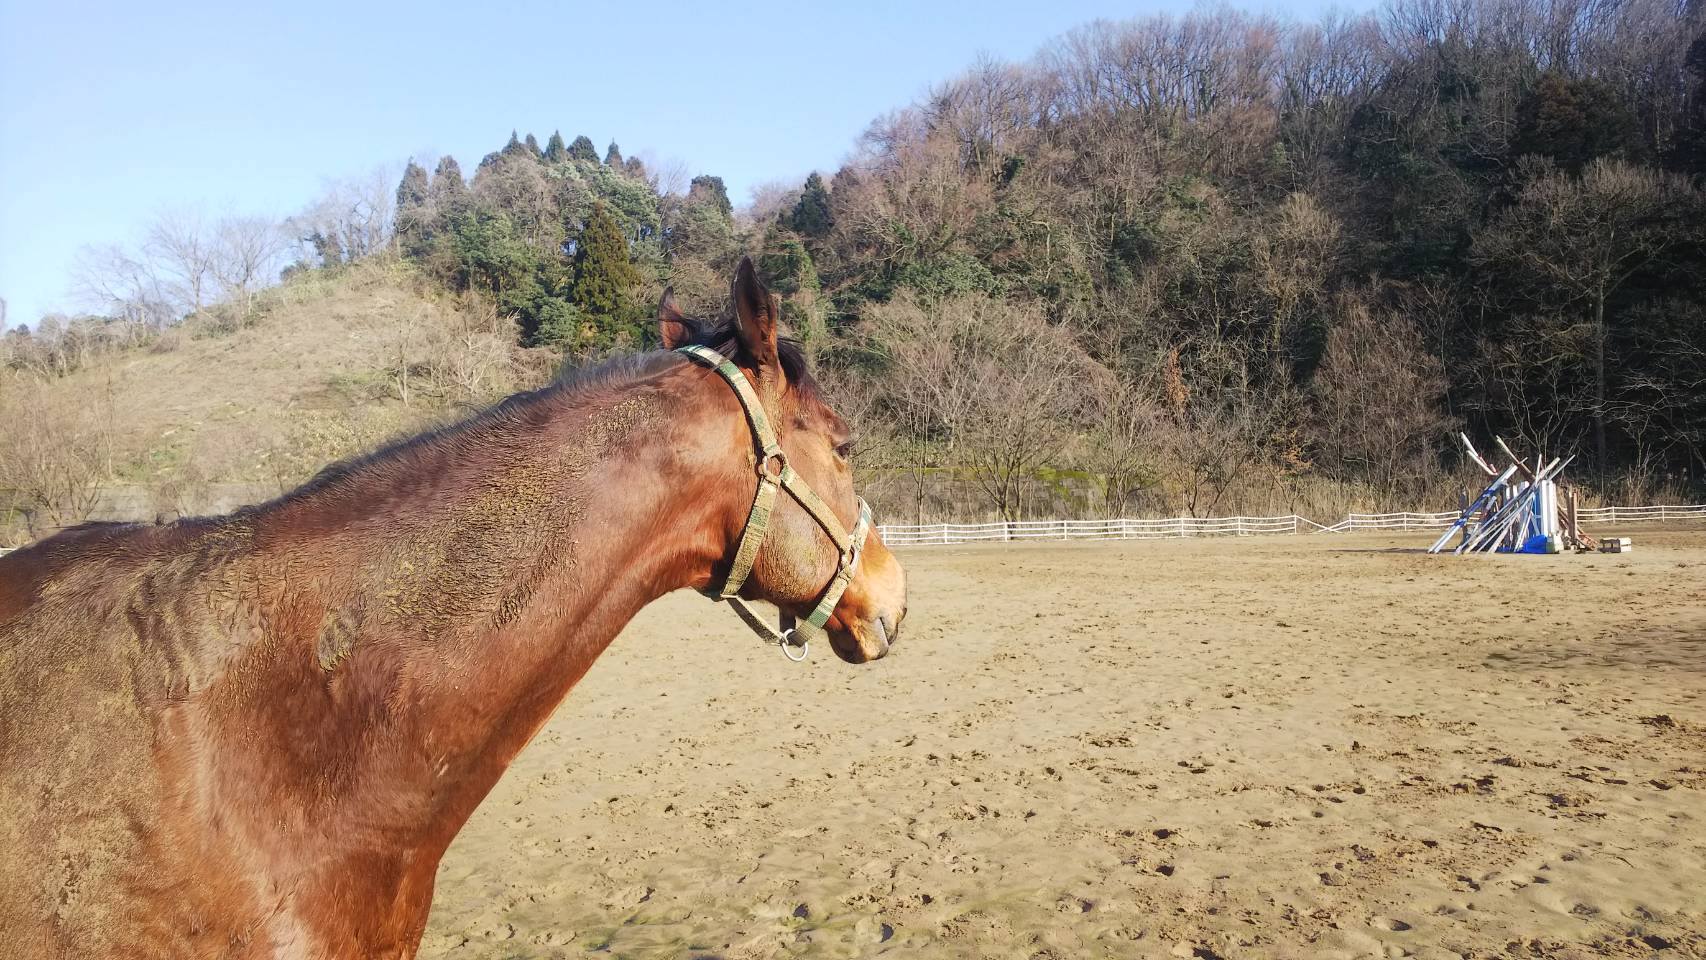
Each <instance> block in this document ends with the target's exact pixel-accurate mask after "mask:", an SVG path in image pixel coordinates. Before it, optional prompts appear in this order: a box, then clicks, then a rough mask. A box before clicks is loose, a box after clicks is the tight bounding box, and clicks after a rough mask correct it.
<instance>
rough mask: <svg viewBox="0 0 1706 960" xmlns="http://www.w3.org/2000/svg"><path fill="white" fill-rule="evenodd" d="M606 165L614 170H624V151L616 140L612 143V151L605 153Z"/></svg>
mask: <svg viewBox="0 0 1706 960" xmlns="http://www.w3.org/2000/svg"><path fill="white" fill-rule="evenodd" d="M604 165H605V166H607V167H609V168H610V169H612V170H620V169H622V151H621V149H619V148H618V147H617V146H616V141H614V140H612V141H610V149H608V150H606V151H604Z"/></svg>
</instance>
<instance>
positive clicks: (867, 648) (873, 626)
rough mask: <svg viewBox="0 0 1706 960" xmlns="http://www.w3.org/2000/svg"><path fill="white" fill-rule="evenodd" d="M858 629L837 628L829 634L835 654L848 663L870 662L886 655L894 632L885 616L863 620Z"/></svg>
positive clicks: (830, 643)
mask: <svg viewBox="0 0 1706 960" xmlns="http://www.w3.org/2000/svg"><path fill="white" fill-rule="evenodd" d="M861 627H862V629H858V630H837V631H835V632H834V633H831V634H830V636H829V645H830V647H831V648H833V649H834V650H835V655H836V656H838V657H840V658H841V659H842V660H844V661H846V662H848V663H870V662H871V661H872V660H881V659H882V658H883V657H885V656H888V652H889V646H890V643H891V641H892V640H893V639H894V632H893V631H892V629H891V628H890V626H889V623H888V618H887V617H875V618H873V619H871V620H867V621H865V623H863V624H862V625H861Z"/></svg>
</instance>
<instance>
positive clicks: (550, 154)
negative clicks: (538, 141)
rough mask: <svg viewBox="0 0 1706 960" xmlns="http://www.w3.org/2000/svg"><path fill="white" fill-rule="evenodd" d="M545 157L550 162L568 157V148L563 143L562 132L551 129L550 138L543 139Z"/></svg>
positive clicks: (556, 161)
mask: <svg viewBox="0 0 1706 960" xmlns="http://www.w3.org/2000/svg"><path fill="white" fill-rule="evenodd" d="M545 159H547V160H549V161H551V162H552V163H562V162H563V161H564V160H567V159H569V148H568V147H566V146H564V145H563V135H562V133H560V132H558V131H556V130H553V131H551V139H549V140H547V141H545Z"/></svg>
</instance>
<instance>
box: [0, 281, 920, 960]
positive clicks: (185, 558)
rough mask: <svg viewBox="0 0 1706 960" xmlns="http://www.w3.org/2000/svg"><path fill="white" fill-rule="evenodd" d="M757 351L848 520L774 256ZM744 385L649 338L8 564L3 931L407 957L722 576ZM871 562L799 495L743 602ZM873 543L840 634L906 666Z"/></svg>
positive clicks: (886, 569)
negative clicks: (487, 811) (676, 612)
mask: <svg viewBox="0 0 1706 960" xmlns="http://www.w3.org/2000/svg"><path fill="white" fill-rule="evenodd" d="M734 294H735V296H734V300H735V311H734V313H735V316H734V318H733V320H732V321H731V322H729V323H724V324H722V325H712V324H700V323H697V322H695V321H690V320H688V319H687V318H685V317H683V316H681V315H680V314H679V313H677V312H676V311H675V309H674V306H673V303H672V302H671V301H670V299H669V298H668V296H667V295H666V296H665V300H664V303H663V305H662V306H661V307H660V309H659V319H658V325H659V329H660V331H661V333H662V335H663V340H664V344H665V345H666V346H667V347H671V348H674V347H678V346H682V345H684V344H689V343H699V344H704V345H709V346H711V347H713V348H714V349H716V350H718V351H719V352H722V353H725V354H727V355H729V356H730V357H731V358H732V359H733V360H734V361H735V363H736V365H737V366H738V368H739V370H738V372H736V371H732V370H731V371H730V373H731V374H735V375H738V376H742V377H745V378H746V380H747V382H749V383H750V384H751V385H752V386H753V387H754V388H756V393H757V395H758V396H759V397H760V398H762V400H763V406H764V409H765V412H766V413H767V414H768V419H769V421H770V422H771V423H773V424H774V425H775V432H776V433H777V434H778V435H779V437H780V442H781V446H782V448H783V449H784V450H785V451H786V455H787V462H788V463H789V464H791V465H792V467H793V469H794V470H795V471H796V472H797V473H798V474H799V475H800V477H802V478H803V479H804V480H805V481H806V482H807V483H808V484H809V485H810V486H811V487H812V488H814V489H815V490H816V491H817V493H818V494H819V495H821V497H822V500H823V501H824V502H826V503H827V504H828V508H829V510H830V511H831V512H833V513H834V514H836V515H837V517H838V518H839V520H840V521H841V523H842V524H843V525H844V526H845V527H849V528H850V527H853V525H854V522H855V520H854V518H855V515H856V513H857V511H858V507H857V501H856V498H855V497H854V493H853V484H852V479H851V474H850V473H849V469H848V465H847V462H846V457H847V443H848V429H847V426H846V425H845V424H844V423H843V422H842V421H841V419H840V418H839V417H838V416H837V415H836V414H835V413H834V411H832V410H831V409H830V408H829V407H828V406H827V405H826V404H825V403H824V401H823V399H822V398H821V397H820V396H819V394H818V392H817V391H816V389H815V388H814V385H813V382H812V380H811V378H810V375H809V374H808V372H807V371H806V369H805V365H804V363H803V362H802V360H801V358H800V355H799V353H798V351H797V349H795V348H794V347H793V346H792V345H791V344H789V343H788V342H786V341H782V342H779V341H778V339H777V316H778V306H779V305H778V302H777V300H776V298H775V297H773V296H771V295H770V293H769V292H768V291H767V290H765V289H764V287H763V286H762V284H760V283H759V281H758V280H757V279H756V278H755V276H754V274H753V270H752V265H751V263H750V262H743V263H742V264H741V266H740V270H739V272H738V274H737V276H736V279H735V284H734ZM753 436H754V435H753V433H752V432H751V431H750V430H749V427H748V423H747V421H746V419H745V418H744V417H743V410H742V407H741V405H740V403H739V402H738V400H737V395H736V391H735V390H732V389H731V388H730V383H728V382H725V381H724V380H723V379H722V377H720V376H719V375H718V374H717V373H716V372H715V371H714V370H712V369H707V367H705V366H702V365H700V364H697V363H694V362H690V360H689V359H688V358H686V357H685V356H684V355H683V354H681V353H677V352H667V353H666V352H658V353H650V354H645V355H642V356H639V357H637V358H633V359H630V360H627V361H618V362H615V363H611V364H607V365H606V366H604V367H602V368H600V369H599V371H597V372H595V373H593V374H590V375H586V376H583V377H581V378H580V379H578V380H576V381H574V382H570V383H564V384H558V385H555V386H551V387H547V388H545V389H543V390H540V391H537V392H535V393H531V394H523V395H520V396H516V397H512V398H510V399H509V400H507V401H505V402H504V403H503V404H501V405H499V406H498V407H496V408H495V409H493V410H491V411H489V412H487V413H485V414H483V415H481V416H479V417H476V418H474V419H472V420H470V421H468V422H467V423H464V424H462V425H460V426H457V427H454V428H452V429H449V430H444V431H440V432H437V433H433V434H429V435H426V436H423V437H418V438H416V439H413V440H410V441H408V442H406V443H402V444H399V445H397V446H393V447H391V448H389V449H387V450H384V451H381V452H379V453H377V454H374V455H371V456H369V457H366V458H364V459H362V460H358V461H355V462H353V463H348V464H343V465H339V466H335V467H332V468H330V469H328V470H327V471H325V472H323V473H322V474H321V475H320V476H319V477H317V478H315V479H314V480H313V481H311V482H310V483H309V484H307V485H306V486H304V487H302V488H301V489H299V490H296V491H295V492H293V493H290V494H288V495H286V496H284V497H281V498H280V499H278V500H275V501H273V502H271V503H268V504H264V505H262V506H258V507H252V508H247V509H244V510H241V511H238V512H237V513H234V514H232V515H230V516H226V517H218V518H211V519H194V520H181V521H178V522H176V523H172V524H167V525H160V526H149V525H131V524H92V525H88V526H84V527H81V528H78V529H74V530H71V531H68V532H66V533H63V534H61V535H59V536H56V537H53V538H51V539H49V540H46V541H43V542H41V543H38V544H36V545H34V546H32V547H29V548H26V549H24V550H20V551H18V552H16V553H13V554H10V555H8V556H6V557H4V558H0V943H4V944H5V948H6V951H7V952H8V953H9V954H11V955H14V956H16V955H23V956H31V957H34V956H55V957H110V956H136V957H144V956H145V957H164V956H170V957H227V956H241V957H407V956H411V955H413V954H414V952H415V949H416V946H417V944H418V943H419V941H420V937H421V932H422V929H423V928H424V927H425V925H426V919H427V911H428V908H429V907H430V906H431V903H432V889H433V878H434V873H435V871H436V868H437V866H438V862H439V858H440V857H441V856H442V855H443V853H444V850H445V848H446V847H447V846H448V845H449V843H450V841H451V838H452V837H454V836H455V835H456V832H457V831H458V830H459V829H460V828H461V826H462V824H463V823H464V822H465V821H466V820H467V819H468V816H469V815H470V814H471V813H472V812H473V810H474V808H475V806H476V805H478V804H479V803H480V801H481V799H483V798H484V797H485V796H486V794H487V792H488V791H490V790H491V788H492V786H493V785H494V784H495V783H496V782H497V780H498V778H499V777H500V776H501V775H502V774H503V771H504V769H505V767H506V766H508V764H509V762H510V760H511V759H512V758H514V757H515V755H516V753H517V752H519V751H520V750H521V748H522V746H523V745H524V744H526V743H527V741H528V740H529V738H531V737H532V736H533V734H534V733H535V732H536V731H538V730H539V728H540V726H541V725H543V724H544V723H545V721H546V719H547V718H548V717H549V716H550V714H551V711H552V710H553V709H555V707H556V706H557V704H558V703H560V702H561V701H562V700H563V698H564V696H565V695H567V693H568V692H569V689H570V688H571V687H573V686H574V685H575V683H576V681H578V680H579V679H580V678H581V676H582V675H583V674H585V673H586V671H587V668H588V667H590V666H591V665H592V662H593V660H594V658H596V657H597V656H598V655H599V653H601V652H602V651H603V650H604V648H605V647H606V646H607V645H608V644H609V643H610V641H611V640H612V639H613V638H614V637H615V636H616V634H617V632H618V631H619V630H621V629H622V626H623V625H624V624H626V623H627V622H628V620H629V619H630V618H631V617H633V615H634V614H635V613H636V612H637V611H638V610H639V609H640V608H641V607H643V606H645V605H646V604H647V603H649V602H650V601H652V600H653V599H655V598H657V597H659V596H661V595H663V594H664V593H667V592H669V591H672V590H677V589H680V588H683V587H694V588H698V589H701V590H705V589H711V588H714V587H715V586H716V584H718V583H719V582H720V580H721V578H722V577H725V576H726V575H727V572H728V570H729V568H730V566H731V564H733V562H734V558H733V553H734V549H735V545H736V544H737V543H738V542H739V541H740V539H741V536H742V532H743V530H744V529H745V527H746V524H747V519H748V511H749V509H750V508H751V506H752V503H753V499H754V489H755V486H757V485H758V483H759V482H758V481H757V480H756V479H755V470H754V468H755V466H756V465H757V463H758V457H757V455H756V453H755V446H754V439H753ZM842 556H843V555H842V554H840V553H838V551H837V550H836V548H835V547H834V546H833V545H832V544H831V543H830V541H829V539H828V537H827V536H826V535H825V533H824V532H823V528H822V527H821V526H820V524H819V523H818V522H816V521H814V520H813V519H812V518H811V517H810V516H808V514H807V513H806V512H805V511H804V510H802V509H801V508H800V506H798V505H797V504H795V503H794V502H793V501H791V500H790V499H789V498H787V497H783V498H781V500H780V502H779V503H778V505H777V508H776V513H775V515H774V518H773V519H772V521H771V523H770V526H769V530H768V534H767V535H766V536H765V537H764V539H763V540H762V542H761V548H760V549H759V551H758V553H757V559H756V563H755V564H754V566H753V568H752V572H751V575H750V576H749V577H747V579H746V581H745V585H744V587H743V589H742V591H741V593H742V595H743V596H745V597H748V598H753V599H763V600H767V601H770V602H772V603H775V604H776V605H777V606H778V607H780V608H782V609H783V610H784V611H788V612H792V613H795V614H800V615H802V616H803V615H804V614H805V612H806V611H807V610H809V609H811V607H812V605H813V604H814V603H816V602H817V600H818V598H819V597H820V595H822V594H823V593H824V590H825V584H826V583H827V582H830V581H832V579H833V578H834V576H835V575H836V573H837V571H838V569H839V562H840V560H841V559H842ZM905 609H906V603H905V577H904V574H903V573H902V571H901V568H900V565H899V563H898V562H897V561H896V560H895V559H894V556H893V555H892V554H890V553H889V552H888V550H887V549H886V548H885V547H884V546H883V544H882V542H881V540H880V538H878V537H877V536H876V535H875V534H874V533H873V534H872V535H871V536H870V537H869V540H868V542H867V544H866V548H865V550H864V553H863V556H862V557H860V558H859V560H858V566H857V568H856V574H855V576H854V578H853V580H852V583H851V585H850V586H849V587H848V588H847V590H846V592H845V593H844V594H842V595H841V598H840V600H839V602H838V603H837V604H836V605H835V606H834V610H833V614H832V616H830V618H829V620H828V622H827V624H826V625H825V628H826V630H827V633H828V635H829V639H830V643H831V645H832V646H833V648H834V649H835V652H836V653H837V654H839V655H840V657H841V658H842V659H843V660H847V661H849V662H852V663H859V662H863V661H867V660H871V659H874V658H877V657H881V656H882V655H883V654H884V653H886V652H887V651H888V645H889V643H890V642H892V641H893V640H894V639H895V637H896V635H897V630H898V628H899V624H900V620H901V618H902V616H904V614H905Z"/></svg>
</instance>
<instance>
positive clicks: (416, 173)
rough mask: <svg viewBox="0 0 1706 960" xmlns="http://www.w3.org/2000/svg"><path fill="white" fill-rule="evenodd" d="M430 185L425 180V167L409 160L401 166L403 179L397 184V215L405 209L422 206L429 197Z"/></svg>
mask: <svg viewBox="0 0 1706 960" xmlns="http://www.w3.org/2000/svg"><path fill="white" fill-rule="evenodd" d="M431 191H432V185H431V184H430V183H429V182H428V181H427V172H426V168H425V167H422V166H421V165H420V164H418V163H416V162H414V161H413V160H410V161H409V165H408V166H406V167H404V168H403V179H402V181H401V182H400V183H398V184H397V213H398V215H399V216H401V215H402V214H403V212H404V211H406V210H413V209H414V208H416V207H424V206H426V204H427V201H428V200H430V199H431Z"/></svg>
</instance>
